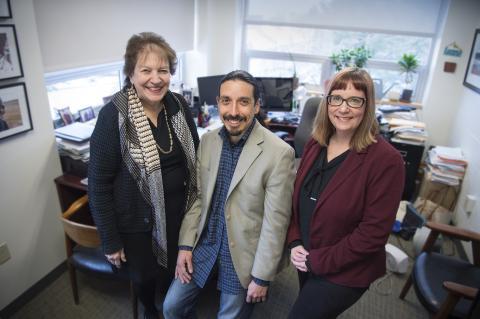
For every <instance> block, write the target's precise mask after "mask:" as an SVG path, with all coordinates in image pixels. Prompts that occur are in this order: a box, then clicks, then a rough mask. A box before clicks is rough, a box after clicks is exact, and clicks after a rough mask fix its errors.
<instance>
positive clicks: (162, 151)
mask: <svg viewBox="0 0 480 319" xmlns="http://www.w3.org/2000/svg"><path fill="white" fill-rule="evenodd" d="M163 110H164V114H165V124H167V130H168V138H169V139H170V149H169V150H168V151H165V150H163V149H162V148H161V147H160V145H158V143H157V142H155V144H156V145H157V148H158V150H159V151H160V152H161V153H162V154H165V155H166V154H170V153H171V152H172V150H173V137H172V131H171V130H170V125H168V119H167V108H166V107H165V105H163Z"/></svg>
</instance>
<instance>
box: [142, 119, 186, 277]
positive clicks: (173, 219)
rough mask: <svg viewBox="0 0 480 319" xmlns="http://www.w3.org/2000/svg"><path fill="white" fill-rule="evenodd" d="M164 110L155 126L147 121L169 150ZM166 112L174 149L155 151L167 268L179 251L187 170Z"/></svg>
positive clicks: (169, 267)
mask: <svg viewBox="0 0 480 319" xmlns="http://www.w3.org/2000/svg"><path fill="white" fill-rule="evenodd" d="M164 112H165V110H162V111H161V112H160V113H159V114H158V117H157V127H155V125H153V123H152V122H151V121H150V119H149V120H148V122H149V123H150V128H151V129H152V133H153V138H154V139H155V142H156V143H157V144H158V145H159V146H160V147H161V148H162V150H164V151H168V150H169V149H170V137H169V133H168V128H167V125H166V123H165V114H164ZM167 114H168V126H169V127H170V134H172V137H173V148H172V151H171V152H170V153H168V154H164V153H162V151H160V150H158V154H159V156H160V165H161V168H162V184H163V194H164V199H165V218H166V225H167V227H166V230H167V252H168V269H174V268H175V267H174V266H175V265H176V262H177V259H176V258H173V257H172V256H173V255H174V254H173V253H174V252H176V251H177V250H178V235H179V233H180V226H181V224H182V220H183V216H184V215H185V211H184V206H185V196H186V191H187V189H186V185H187V181H188V170H187V167H186V165H187V164H186V162H185V158H184V156H183V152H182V149H181V145H180V142H179V141H178V139H177V136H176V135H175V134H174V132H173V127H172V122H171V118H170V113H169V112H168V110H167ZM157 149H158V148H157Z"/></svg>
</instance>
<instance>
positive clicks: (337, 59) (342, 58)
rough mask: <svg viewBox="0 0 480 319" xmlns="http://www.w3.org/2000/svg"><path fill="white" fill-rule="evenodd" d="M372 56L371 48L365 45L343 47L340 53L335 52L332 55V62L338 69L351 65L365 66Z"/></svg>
mask: <svg viewBox="0 0 480 319" xmlns="http://www.w3.org/2000/svg"><path fill="white" fill-rule="evenodd" d="M371 57H372V54H371V52H370V50H368V49H367V48H365V47H364V46H361V47H358V48H355V49H342V50H340V53H334V54H332V55H331V56H330V59H331V60H332V64H333V65H334V66H335V70H336V71H340V70H341V69H343V68H345V67H349V66H354V67H358V68H363V67H364V66H365V64H366V63H367V61H368V59H369V58H371Z"/></svg>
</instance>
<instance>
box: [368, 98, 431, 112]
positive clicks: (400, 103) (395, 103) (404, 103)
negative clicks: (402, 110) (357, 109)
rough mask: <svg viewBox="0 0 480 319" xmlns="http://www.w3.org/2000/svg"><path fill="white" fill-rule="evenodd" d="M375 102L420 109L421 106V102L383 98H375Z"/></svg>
mask: <svg viewBox="0 0 480 319" xmlns="http://www.w3.org/2000/svg"><path fill="white" fill-rule="evenodd" d="M375 103H376V104H377V106H378V105H380V104H390V105H401V106H410V107H413V108H415V109H417V110H420V109H421V108H422V104H420V103H418V102H402V101H391V100H387V99H383V100H377V101H375Z"/></svg>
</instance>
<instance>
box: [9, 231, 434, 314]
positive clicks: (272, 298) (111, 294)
mask: <svg viewBox="0 0 480 319" xmlns="http://www.w3.org/2000/svg"><path fill="white" fill-rule="evenodd" d="M391 242H392V244H394V245H396V246H400V245H401V247H402V249H404V250H405V251H406V252H407V253H408V254H409V255H413V254H412V251H411V247H410V246H409V243H408V242H405V241H403V240H401V241H399V240H398V239H397V238H393V237H392V238H391ZM411 263H412V260H410V264H411ZM406 276H407V275H398V274H389V275H387V277H384V278H382V279H380V280H379V281H377V282H376V283H375V284H373V285H372V286H371V288H370V289H369V290H368V291H367V292H366V293H365V295H364V296H363V297H362V298H361V299H360V301H359V302H357V303H356V304H355V305H354V306H353V307H351V308H350V309H348V310H347V311H346V312H345V313H343V314H342V315H341V316H340V317H339V318H340V319H353V318H355V319H358V318H368V319H376V318H378V319H384V318H393V319H397V318H398V319H400V318H401V319H403V318H409V319H415V318H428V314H427V312H426V311H425V310H424V309H423V307H422V306H421V305H420V304H419V302H418V301H417V299H416V297H415V293H414V291H413V288H412V289H410V291H409V293H408V295H407V297H406V298H405V300H400V299H398V295H399V294H400V290H401V288H402V287H403V284H404V282H405V280H406ZM78 287H79V295H80V304H79V305H75V304H74V302H73V297H72V293H71V288H70V282H69V278H68V273H64V274H62V275H61V276H60V277H59V278H58V279H57V280H55V281H54V282H53V283H52V284H51V285H49V286H48V287H47V288H46V289H45V290H43V291H42V292H41V293H40V294H38V295H37V296H36V297H35V298H34V299H32V300H31V301H30V302H29V303H27V304H26V305H25V306H23V307H22V308H21V309H20V310H19V311H18V312H17V313H15V314H14V315H13V316H12V317H11V318H14V319H28V318H36V319H39V318H52V319H53V318H79V319H81V318H85V319H87V318H88V319H91V318H132V308H131V303H130V299H129V287H128V284H127V283H122V282H113V281H110V280H104V279H98V278H95V277H92V276H87V275H84V274H81V273H79V274H78ZM297 293H298V283H297V275H296V272H295V270H294V268H292V267H290V268H287V269H285V270H284V271H283V272H282V273H280V274H279V276H278V277H277V278H276V280H275V281H274V282H273V283H272V284H271V288H270V291H269V298H268V300H267V302H266V303H263V304H259V305H257V306H256V308H255V310H254V313H253V316H252V319H267V318H275V319H281V318H286V317H287V316H288V312H289V309H290V308H291V306H292V304H293V303H294V301H295V298H296V296H297ZM218 296H219V295H218V292H217V291H216V290H215V286H213V285H210V286H208V287H206V288H205V291H204V293H203V294H202V295H201V299H200V300H199V302H198V306H197V313H198V317H199V319H204V318H205V319H206V318H215V317H216V311H217V309H218ZM163 297H164V296H158V298H157V303H158V305H159V306H160V305H161V303H162V300H163ZM139 308H140V311H139V313H141V307H139ZM139 318H141V316H139Z"/></svg>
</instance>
